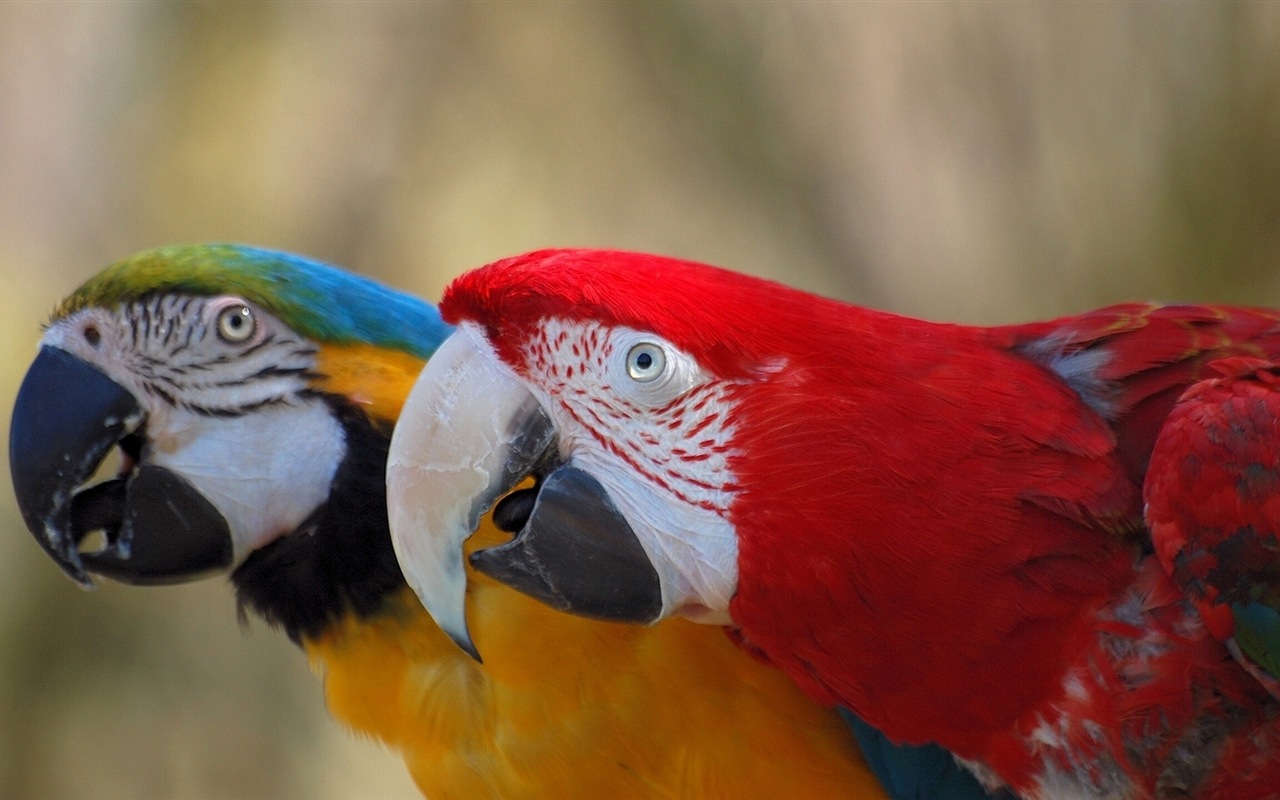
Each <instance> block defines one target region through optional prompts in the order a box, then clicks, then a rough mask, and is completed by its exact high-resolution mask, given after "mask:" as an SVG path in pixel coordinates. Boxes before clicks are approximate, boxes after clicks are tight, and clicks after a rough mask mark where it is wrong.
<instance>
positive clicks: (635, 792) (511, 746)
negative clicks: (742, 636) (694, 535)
mask: <svg viewBox="0 0 1280 800" xmlns="http://www.w3.org/2000/svg"><path fill="white" fill-rule="evenodd" d="M449 332H450V329H449V328H448V326H446V325H445V324H444V323H443V322H442V321H441V319H440V317H439V315H438V313H437V312H436V309H435V308H434V307H433V306H431V305H428V304H426V303H423V302H421V301H419V300H416V299H414V298H412V297H409V296H406V295H404V294H401V293H398V292H394V291H392V290H390V289H388V288H386V287H384V286H381V285H378V284H376V283H374V282H372V281H369V280H366V279H363V278H360V277H357V276H354V275H351V274H349V273H347V272H344V271H342V270H339V269H336V268H334V267H330V266H327V265H324V264H319V263H316V262H314V261H309V260H306V259H303V258H300V257H298V256H294V255H290V254H287V253H281V252H274V251H268V250H261V249H255V248H249V247H242V246H235V245H199V246H185V247H170V248H162V249H158V250H152V251H148V252H144V253H141V254H138V255H136V256H133V257H131V258H128V259H126V260H124V261H121V262H119V263H117V264H115V265H113V266H110V267H108V268H107V269H106V270H104V271H103V272H101V273H99V274H98V275H97V276H96V277H94V278H92V279H90V280H89V281H88V282H87V283H86V284H84V285H83V286H82V287H81V288H80V289H78V290H77V291H76V292H75V293H73V294H72V295H71V296H70V297H68V298H66V299H65V300H64V301H63V302H62V303H61V304H60V306H59V307H58V308H57V309H56V310H55V312H54V314H53V318H52V320H51V321H50V323H49V325H48V327H47V329H46V331H45V335H44V338H43V341H42V344H41V348H40V351H39V354H38V355H37V357H36V360H35V362H34V363H33V364H32V366H31V368H30V370H29V371H28V373H27V376H26V379H25V381H24V383H23V386H22V389H21V391H20V392H19V395H18V400H17V404H16V407H15V409H14V414H13V422H12V430H11V435H10V459H11V466H12V472H13V480H14V487H15V490H16V493H17V496H18V500H19V505H20V508H21V509H22V512H23V515H24V518H25V521H26V523H27V525H28V527H29V528H30V529H31V531H32V533H33V534H34V535H35V537H36V539H37V541H38V542H39V543H40V544H41V546H42V547H43V548H44V549H45V551H46V552H47V553H48V554H49V555H50V556H51V557H52V558H53V559H54V560H55V561H57V563H58V564H59V565H60V566H61V567H62V569H63V570H64V571H65V572H66V573H67V574H68V575H70V576H71V577H72V578H73V579H74V580H76V581H78V582H79V583H81V584H83V585H88V584H89V583H90V580H91V578H90V576H91V575H99V576H105V577H108V578H111V579H115V580H118V581H123V582H125V583H132V584H162V583H175V582H181V581H187V580H194V579H197V578H200V577H202V576H205V575H211V574H218V573H226V574H230V576H231V581H232V583H233V584H234V586H235V589H236V594H237V597H238V600H239V603H240V605H241V606H242V608H244V609H247V610H248V611H251V612H252V613H254V614H257V615H258V616H260V617H262V618H264V619H265V620H267V621H268V622H269V623H271V624H272V625H275V626H278V627H279V628H281V629H283V630H284V631H285V633H287V634H288V635H289V637H290V638H291V639H293V640H294V641H295V642H297V643H298V644H300V645H301V646H302V648H303V649H304V650H305V651H306V653H307V656H308V658H309V659H310V661H311V663H312V664H313V666H314V668H315V669H316V671H317V672H318V673H319V674H320V675H322V676H323V679H324V691H325V698H326V701H327V704H328V707H329V709H330V711H331V712H332V714H333V715H334V716H335V717H337V718H338V719H339V720H341V721H342V722H344V723H345V724H347V725H348V726H350V727H351V728H353V729H355V730H357V731H360V732H363V733H366V734H369V735H372V736H373V737H375V738H377V739H379V740H380V741H382V742H384V743H386V744H387V745H389V746H391V747H393V748H396V749H398V750H399V751H400V752H402V753H403V755H404V758H405V760H406V762H407V764H408V767H409V769H410V771H411V773H412V775H413V777H414V780H415V781H416V782H417V784H418V786H419V787H420V788H421V789H422V791H423V792H424V793H425V794H426V795H428V796H429V797H432V798H436V799H437V800H443V799H447V798H466V799H467V800H471V799H472V798H557V799H559V798H564V799H567V800H572V798H576V797H581V798H596V797H602V796H609V797H611V798H617V799H618V800H621V799H622V798H648V797H671V798H676V797H679V798H713V797H714V798H720V797H724V798H751V797H769V798H774V797H811V798H825V797H850V798H883V797H884V796H885V794H884V793H883V791H882V790H881V789H880V788H879V786H878V785H877V782H876V780H875V779H874V778H873V777H872V775H871V773H870V772H869V770H868V767H867V765H866V762H864V760H863V759H862V758H861V756H860V754H859V751H858V748H857V745H856V744H855V743H854V739H853V737H851V736H850V735H849V731H848V729H846V728H845V727H844V726H843V725H842V723H841V720H840V719H839V717H838V716H837V715H836V714H835V712H833V711H831V710H830V709H823V708H819V707H817V706H816V705H814V704H813V703H811V702H810V701H808V700H807V699H806V698H804V697H803V696H802V695H801V693H800V692H799V691H798V690H796V689H795V688H794V687H793V686H792V685H791V683H790V682H789V681H788V680H787V679H786V677H785V676H783V675H782V674H781V673H780V672H776V671H775V670H773V669H771V668H769V667H767V666H765V665H763V664H761V663H758V662H757V661H755V660H754V659H751V658H749V657H746V656H744V655H743V654H742V652H741V651H740V650H738V649H737V648H736V647H735V646H734V645H733V644H732V643H731V642H730V641H729V640H728V639H727V638H726V637H725V636H724V635H723V634H721V633H720V632H719V631H716V630H714V629H712V628H708V627H704V626H699V625H695V624H692V623H687V622H683V621H673V622H670V623H664V624H662V625H658V626H655V627H652V628H636V627H631V626H623V625H610V624H604V623H597V622H591V621H586V620H582V619H579V618H576V617H571V616H568V615H564V614H558V613H555V612H552V611H550V610H548V609H546V608H545V607H543V606H541V605H540V604H538V603H535V602H534V601H532V600H529V599H527V598H525V597H524V596H523V595H520V594H518V593H516V592H514V591H512V590H510V589H507V588H505V587H503V586H501V585H499V584H497V583H495V582H493V581H492V580H490V579H488V578H486V577H484V576H483V575H480V574H472V575H470V588H469V591H470V594H471V598H472V600H471V604H472V608H473V613H474V614H475V617H474V618H473V626H474V628H473V630H474V632H475V636H476V639H477V640H478V641H480V642H481V643H482V645H483V647H484V648H485V653H486V655H489V656H491V658H490V659H489V661H488V662H487V663H486V664H484V665H480V664H477V663H476V662H475V661H473V660H472V659H471V658H469V657H468V656H467V655H465V654H463V653H462V652H461V651H460V650H458V649H457V648H456V647H454V646H453V643H452V642H451V641H450V640H449V639H448V638H447V637H446V636H445V635H444V634H443V633H442V632H441V631H440V629H439V628H438V627H437V626H436V624H435V623H434V622H433V621H432V620H431V618H430V617H429V616H427V614H426V613H425V612H424V611H423V609H422V607H421V606H420V604H419V602H418V600H417V598H416V597H415V596H414V594H413V593H412V592H411V591H409V590H408V589H407V587H406V585H405V583H404V581H403V578H402V576H401V573H400V570H399V567H398V565H397V562H396V558H395V554H394V552H393V550H392V545H391V540H390V536H389V533H388V528H387V515H386V508H385V502H386V500H385V498H386V489H385V483H384V468H385V462H386V457H387V448H388V442H389V439H390V435H391V431H392V427H393V425H394V423H395V420H396V418H397V416H398V414H399V413H400V409H401V406H402V404H403V401H404V399H405V397H406V396H407V395H408V392H409V389H410V387H411V386H412V383H413V381H414V379H415V378H416V376H417V374H418V372H419V370H420V369H421V367H422V365H423V363H424V362H425V360H426V359H427V358H429V357H430V356H431V354H432V352H433V351H434V350H435V348H436V346H437V345H438V344H439V343H440V342H441V341H443V340H444V338H445V337H446V336H447V335H448V333H449ZM113 451H117V452H118V453H119V454H120V456H119V458H120V468H119V471H118V474H117V475H115V476H113V477H108V478H107V479H105V480H101V481H99V482H96V483H94V482H93V479H92V476H93V475H94V474H95V472H97V471H99V468H100V465H101V464H102V463H103V462H104V461H106V460H107V458H108V457H109V456H110V454H111V453H112V452H113ZM501 538H503V534H501V533H499V532H498V531H497V530H496V529H495V528H493V527H492V526H491V525H488V524H486V526H485V527H484V528H482V531H481V534H480V535H478V536H477V537H475V539H473V543H474V544H475V545H476V546H477V547H483V546H486V545H491V544H494V543H496V542H497V541H500V540H501ZM95 541H96V543H97V545H98V546H96V547H95V549H91V550H86V548H89V547H90V546H91V545H92V544H93V543H94V542H95ZM858 735H859V737H861V738H862V740H863V741H864V742H865V743H866V744H865V745H864V746H866V747H867V748H868V749H867V752H868V753H869V754H870V755H871V759H870V760H871V761H872V764H873V767H874V768H875V769H877V770H878V771H880V773H881V775H882V776H883V777H884V778H885V786H887V787H889V788H890V794H891V795H892V796H893V797H895V798H898V799H899V800H906V799H908V798H943V797H946V798H951V797H956V798H960V797H966V796H967V795H960V794H955V793H954V792H952V791H950V790H948V791H947V792H946V793H944V794H939V793H937V792H936V791H934V790H933V789H931V788H928V787H933V786H935V785H941V784H935V782H934V779H933V778H932V777H931V775H932V773H929V772H926V771H925V769H926V767H925V765H926V761H925V760H922V759H921V758H919V757H918V756H917V755H913V754H912V753H914V751H909V750H899V749H897V748H893V747H891V746H889V745H887V744H886V743H885V742H884V741H883V740H882V739H878V738H877V737H878V734H876V733H875V732H874V731H871V730H870V729H859V730H858ZM868 737H869V738H868ZM886 754H888V756H886ZM904 754H906V755H904ZM933 755H934V757H935V758H938V757H939V756H938V754H937V753H934V754H933ZM939 765H941V770H942V771H943V772H944V773H946V772H954V771H955V770H954V763H953V762H952V761H951V760H950V758H949V756H945V755H944V756H942V757H941V758H940V760H939V761H937V762H936V763H934V764H933V765H932V766H930V767H928V768H929V769H933V770H935V771H936V770H938V769H939ZM961 775H962V777H963V776H964V774H963V773H961ZM917 787H926V788H923V789H922V788H917ZM973 789H974V791H975V793H974V794H973V796H974V797H978V796H981V795H980V794H978V793H976V786H975V787H973Z"/></svg>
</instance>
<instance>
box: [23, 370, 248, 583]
mask: <svg viewBox="0 0 1280 800" xmlns="http://www.w3.org/2000/svg"><path fill="white" fill-rule="evenodd" d="M144 421H145V415H144V413H143V411H142V408H141V406H140V405H139V404H138V402H137V400H136V399H135V398H134V397H133V395H132V394H130V393H129V391H128V390H126V389H125V388H124V387H122V386H120V385H119V384H118V383H116V382H115V381H113V380H111V378H109V377H107V375H106V374H105V373H103V372H102V371H101V370H99V369H97V368H96V367H94V366H92V365H90V364H88V363H86V362H85V361H83V360H81V359H79V358H77V357H75V356H73V355H71V354H70V353H67V352H66V351H64V350H61V349H59V348H56V347H49V346H46V347H43V348H41V350H40V353H39V355H37V356H36V360H35V362H34V363H32V365H31V367H30V369H28V370H27V375H26V377H25V378H24V379H23V381H22V387H21V388H20V389H19V390H18V399H17V401H16V403H15V404H14V409H13V418H12V421H11V423H10V429H9V468H10V473H11V474H12V477H13V489H14V493H15V494H16V495H17V500H18V508H19V510H20V511H21V512H22V518H23V521H24V522H26V525H27V528H28V529H29V530H30V531H31V533H32V535H33V536H35V538H36V541H37V542H39V544H40V546H41V547H43V548H44V550H45V552H46V553H48V554H49V556H50V557H51V558H53V560H54V561H55V562H57V564H58V566H59V567H61V568H62V570H63V571H64V572H65V573H66V574H67V575H68V576H69V577H71V578H72V580H75V581H76V582H77V583H79V584H80V585H81V586H84V587H86V588H88V587H90V586H92V582H91V581H90V579H89V573H91V572H92V573H97V574H100V575H104V576H106V577H109V578H112V579H115V580H118V581H121V582H124V583H135V584H155V583H175V582H179V581H183V580H190V579H192V578H194V577H198V576H199V575H202V574H205V573H207V572H210V571H212V570H215V569H218V568H225V567H228V566H230V564H231V561H232V557H233V545H232V540H231V534H230V531H229V529H228V527H227V523H226V521H225V519H223V517H222V515H221V514H220V513H219V512H218V510H217V509H216V508H215V507H214V506H213V505H212V504H211V503H210V502H209V501H208V500H207V499H205V498H204V497H203V496H202V495H201V494H200V493H199V492H197V491H196V489H195V488H194V487H192V486H191V484H189V483H188V482H187V481H186V480H184V479H183V478H182V477H181V476H179V475H177V474H175V473H173V472H171V471H169V470H166V469H164V468H162V467H156V466H148V465H146V464H127V465H126V466H127V467H128V468H127V469H126V470H125V471H124V472H122V474H121V475H119V476H117V477H116V478H114V479H110V480H106V481H103V482H101V483H97V484H94V485H92V486H86V485H85V483H86V482H87V481H88V480H89V479H90V478H91V477H92V476H93V473H94V472H95V470H97V468H98V466H99V465H100V464H101V463H102V461H103V460H104V459H105V458H106V456H107V454H108V453H109V452H110V451H111V449H112V448H113V447H115V446H117V445H120V444H121V443H122V442H125V441H127V440H128V439H129V437H131V436H136V434H137V432H138V431H139V430H140V429H141V428H142V426H143V423H144ZM130 460H131V459H130ZM95 531H100V532H102V533H103V535H104V537H105V540H106V545H105V546H104V547H102V548H101V549H99V550H95V551H91V552H81V551H80V544H81V542H82V541H84V539H85V537H86V536H88V535H89V534H91V533H94V532H95Z"/></svg>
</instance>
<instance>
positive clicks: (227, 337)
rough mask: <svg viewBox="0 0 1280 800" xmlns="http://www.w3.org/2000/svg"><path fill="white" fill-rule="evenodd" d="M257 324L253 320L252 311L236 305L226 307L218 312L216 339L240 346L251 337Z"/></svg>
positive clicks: (246, 307) (239, 304) (241, 305)
mask: <svg viewBox="0 0 1280 800" xmlns="http://www.w3.org/2000/svg"><path fill="white" fill-rule="evenodd" d="M257 329H258V323H257V321H256V320H254V318H253V310H252V309H250V308H249V307H248V306H246V305H244V304H242V303H237V304H235V305H233V306H227V307H226V308H224V309H222V310H221V311H219V312H218V338H220V339H222V341H224V342H227V343H228V344H240V343H241V342H243V341H246V340H247V339H249V337H251V336H253V333H254V331H256V330H257Z"/></svg>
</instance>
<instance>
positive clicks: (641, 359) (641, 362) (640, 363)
mask: <svg viewBox="0 0 1280 800" xmlns="http://www.w3.org/2000/svg"><path fill="white" fill-rule="evenodd" d="M636 366H637V367H639V368H640V369H648V368H649V367H652V366H653V356H651V355H650V354H648V353H641V354H639V355H638V356H636Z"/></svg>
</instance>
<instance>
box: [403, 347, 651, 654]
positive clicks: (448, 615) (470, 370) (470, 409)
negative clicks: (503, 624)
mask: <svg viewBox="0 0 1280 800" xmlns="http://www.w3.org/2000/svg"><path fill="white" fill-rule="evenodd" d="M530 475H532V476H534V477H535V478H537V486H536V488H535V489H533V490H524V491H522V492H518V493H516V495H513V496H512V501H513V502H510V503H508V502H506V501H504V505H505V506H506V513H503V509H502V508H501V507H500V508H499V509H498V511H497V512H496V513H497V515H498V516H500V517H502V519H501V524H502V527H503V528H504V529H507V530H514V531H516V536H515V538H514V539H513V540H512V541H511V542H508V543H506V544H503V545H499V546H497V547H493V548H489V549H487V550H479V551H476V552H475V553H473V554H472V555H471V563H472V565H473V566H474V567H475V568H476V569H478V570H479V571H481V572H483V573H485V574H487V575H490V576H491V577H493V578H495V579H497V580H498V581H500V582H502V583H504V584H506V585H508V586H510V587H512V588H514V589H516V590H518V591H521V592H524V593H525V594H528V595H530V596H532V597H533V598H535V599H537V600H539V601H541V602H543V603H545V604H547V605H549V606H552V607H553V608H557V609H560V610H564V611H571V612H573V613H575V614H579V615H583V616H590V617H596V618H601V619H614V620H626V621H633V622H650V621H653V620H655V619H657V617H658V616H659V614H660V613H661V609H662V595H661V589H660V586H659V582H658V575H657V572H656V571H655V570H654V568H653V565H652V564H651V563H650V561H649V558H648V556H647V555H646V553H645V551H644V549H643V547H641V545H640V541H639V540H638V539H637V538H636V536H635V534H634V532H633V531H632V530H631V527H630V526H629V525H628V523H627V521H626V519H625V518H624V516H623V515H622V513H621V512H619V511H618V509H617V507H616V506H615V505H614V503H613V502H612V500H611V499H610V498H609V495H608V493H607V492H606V491H605V489H604V488H603V487H602V486H601V484H600V483H599V481H597V480H596V479H595V478H594V477H592V476H591V475H590V474H589V473H588V472H586V471H585V470H583V469H581V468H579V467H578V466H576V465H575V464H574V463H573V462H572V461H567V462H566V461H563V460H561V457H560V454H559V452H558V450H557V446H556V430H555V428H554V425H553V424H552V421H551V418H550V417H549V416H548V414H547V413H546V411H545V410H544V409H543V408H542V407H541V406H540V405H539V403H538V402H537V400H536V398H535V397H534V396H533V395H532V394H531V393H530V392H529V390H528V389H527V388H525V386H524V384H523V383H522V382H521V381H520V379H519V378H518V377H517V376H516V375H515V373H513V372H512V371H511V370H510V369H509V368H508V367H506V366H505V365H504V364H503V363H502V362H501V361H500V360H499V358H498V357H497V355H496V353H494V351H493V349H492V347H491V346H490V345H489V344H488V342H487V341H485V339H484V337H483V336H481V335H480V333H479V332H478V330H476V329H474V328H472V327H470V326H463V327H461V328H459V329H458V330H457V331H456V332H455V333H454V334H453V335H452V336H450V338H449V339H447V340H446V341H445V343H444V344H443V345H441V346H440V349H439V350H437V351H436V354H435V355H434V356H433V357H432V358H431V360H430V361H429V362H428V363H427V366H426V367H425V368H424V369H423V371H422V374H421V375H420V376H419V377H418V380H417V383H415V384H414V387H413V390H412V391H411V392H410V393H409V397H408V400H407V401H406V402H405V406H404V410H403V412H402V413H401V416H400V421H399V423H398V424H397V426H396V430H395V433H394V434H393V435H392V437H391V449H390V452H389V454H388V459H387V501H388V502H387V505H388V518H389V520H390V523H391V537H392V541H393V542H394V544H395V548H396V556H397V558H398V559H399V560H400V566H401V569H402V570H403V571H404V573H405V577H406V579H407V580H408V582H409V585H410V586H411V587H413V589H414V591H415V592H417V594H418V597H419V598H420V599H421V600H422V603H423V605H424V606H425V607H426V609H427V611H428V612H429V613H430V614H431V616H432V617H433V618H434V619H435V620H436V622H437V623H438V624H439V625H440V627H441V628H443V629H444V631H445V632H446V633H447V634H449V636H450V637H451V638H452V639H453V640H454V641H455V642H456V643H457V644H458V646H459V647H461V648H462V649H463V650H466V651H467V652H468V653H470V654H471V655H472V656H473V657H474V658H476V659H477V660H479V653H478V652H477V650H476V648H475V645H474V644H473V642H472V640H471V634H470V632H469V630H468V629H467V622H466V570H465V568H464V564H463V543H464V542H465V541H466V540H467V538H468V537H470V535H471V534H472V533H473V532H474V531H475V529H476V527H477V526H478V525H479V521H480V517H481V515H483V514H484V513H485V512H486V511H487V510H488V509H490V508H491V507H493V505H494V503H495V502H496V501H497V500H498V499H499V498H501V497H502V496H503V495H505V494H506V493H507V492H510V491H511V489H513V488H514V487H515V486H516V485H517V484H518V483H520V482H521V481H522V480H524V479H525V478H526V477H528V476H530ZM528 492H534V493H535V494H534V496H533V501H532V502H531V503H530V502H528V500H529V495H528ZM513 508H515V509H518V510H516V511H512V509H513Z"/></svg>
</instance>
